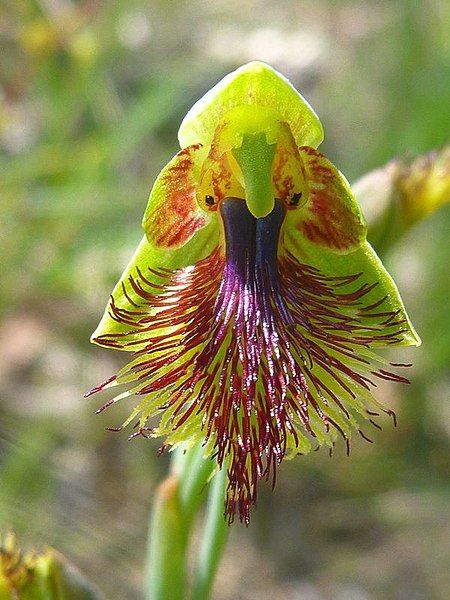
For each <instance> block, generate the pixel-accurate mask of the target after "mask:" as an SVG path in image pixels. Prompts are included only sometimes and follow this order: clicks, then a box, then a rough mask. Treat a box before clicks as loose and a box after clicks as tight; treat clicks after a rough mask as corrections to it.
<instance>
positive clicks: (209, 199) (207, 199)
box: [205, 196, 214, 206]
mask: <svg viewBox="0 0 450 600" xmlns="http://www.w3.org/2000/svg"><path fill="white" fill-rule="evenodd" d="M205 202H206V204H207V206H214V198H213V197H212V196H205Z"/></svg>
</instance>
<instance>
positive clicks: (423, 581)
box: [0, 0, 450, 600]
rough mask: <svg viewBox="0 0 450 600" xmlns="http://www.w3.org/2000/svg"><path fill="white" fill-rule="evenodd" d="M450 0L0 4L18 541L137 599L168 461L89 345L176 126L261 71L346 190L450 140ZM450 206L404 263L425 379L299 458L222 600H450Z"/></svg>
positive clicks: (11, 469)
mask: <svg viewBox="0 0 450 600" xmlns="http://www.w3.org/2000/svg"><path fill="white" fill-rule="evenodd" d="M449 23H450V12H449V4H448V3H447V2H446V0H441V1H439V0H423V1H421V2H416V1H413V0H411V1H407V0H403V1H401V0H400V1H384V2H383V1H379V2H369V1H368V0H365V1H362V2H343V1H334V2H333V1H331V0H329V1H326V0H308V1H294V0H293V1H288V0H279V1H273V2H263V1H262V0H260V1H258V0H239V1H236V0H226V1H225V0H218V1H215V2H206V1H203V2H202V1H200V0H192V1H189V2H170V1H168V0H166V1H164V0H160V1H156V0H153V1H152V0H149V1H144V0H130V1H128V2H119V1H111V2H106V1H105V2H101V1H99V0H91V1H85V2H83V1H78V2H75V1H70V0H39V1H31V0H2V2H1V4H0V61H1V62H0V81H1V86H0V100H1V112H0V152H1V157H0V211H1V236H0V238H1V241H0V248H1V265H2V268H1V271H2V277H1V288H0V310H1V315H2V320H1V325H0V469H1V470H0V531H1V530H3V531H4V530H6V529H7V528H10V527H11V528H13V529H14V530H15V531H16V532H17V534H18V535H19V538H20V540H21V542H22V543H23V544H24V545H33V544H34V545H36V544H37V545H39V544H47V543H48V544H52V545H53V546H55V547H56V548H57V549H58V550H60V551H61V552H63V553H64V554H66V556H67V557H69V558H70V559H71V560H72V561H73V562H74V563H76V564H77V565H78V566H79V567H80V568H81V569H82V570H84V572H85V573H86V574H87V575H88V576H89V577H91V578H92V579H93V580H94V581H95V582H97V583H98V585H99V586H100V587H101V589H102V590H103V591H104V592H105V594H106V596H107V598H111V599H119V600H121V599H130V600H134V599H139V598H141V592H140V589H141V585H142V568H143V559H144V548H145V538H146V529H147V517H148V512H149V509H150V506H151V500H152V495H153V492H154V489H155V485H156V484H157V482H158V481H159V480H160V479H161V478H162V477H163V475H164V472H165V470H166V469H167V457H162V458H157V457H156V452H157V448H158V443H157V442H148V441H144V440H136V441H134V442H127V435H126V433H122V434H113V433H108V432H105V429H104V428H105V427H106V426H114V425H118V424H119V423H120V422H121V419H122V418H123V417H124V415H125V414H127V413H128V410H129V406H123V407H119V406H117V407H116V408H114V409H112V410H110V411H106V413H104V414H102V415H100V416H94V411H95V409H96V408H97V406H98V403H99V400H98V399H97V398H94V399H89V400H84V399H83V397H82V396H83V393H84V392H85V391H86V390H87V389H89V388H90V387H91V386H92V385H94V384H96V383H98V382H99V381H101V380H103V379H105V378H106V377H107V376H109V375H110V374H112V373H113V372H114V371H115V370H116V369H117V367H118V366H119V365H121V364H123V362H124V357H123V356H122V355H121V354H120V353H115V352H113V351H106V350H102V349H100V348H96V347H91V346H90V345H89V342H88V339H89V335H90V333H91V331H92V330H93V329H94V328H95V326H96V324H97V322H98V320H99V318H100V316H101V314H102V311H103V308H104V305H105V303H106V301H107V298H108V295H109V293H110V291H111V289H112V286H113V285H114V283H115V282H116V280H117V278H118V277H119V275H120V273H121V271H122V269H123V267H124V266H125V264H126V262H127V260H128V258H129V257H130V255H131V253H132V251H133V250H134V248H135V246H136V244H137V242H138V240H139V239H140V237H141V229H140V219H141V216H142V213H143V210H144V208H145V205H146V200H147V196H148V192H149V190H150V187H151V185H152V181H153V180H154V177H155V175H156V174H157V173H158V171H159V170H160V168H161V167H162V166H163V165H164V164H165V163H166V162H167V161H168V159H169V158H170V157H171V156H172V155H173V154H174V153H175V152H176V151H177V142H176V132H177V128H178V125H179V123H180V121H181V119H182V117H183V115H184V114H185V112H186V111H187V109H188V108H189V107H190V106H191V104H192V103H193V102H194V101H195V100H196V99H197V98H199V97H200V96H201V95H202V94H203V93H204V92H205V91H206V90H207V89H208V88H210V87H211V86H212V85H213V84H214V83H215V82H216V81H217V80H218V79H219V78H220V77H221V76H222V75H224V74H225V73H227V72H229V71H230V70H232V69H234V68H236V67H237V66H239V65H240V64H242V63H244V62H247V61H249V60H252V59H256V58H258V59H261V60H265V61H266V62H269V63H270V64H272V65H273V66H274V67H276V68H278V69H279V70H281V71H282V72H283V73H284V74H286V75H287V76H288V77H289V78H290V79H291V80H292V82H293V83H294V85H295V86H296V87H297V88H298V89H300V90H301V91H302V93H303V94H304V95H305V96H306V97H307V99H308V100H309V101H310V102H311V104H312V105H313V106H314V108H315V109H316V111H317V112H318V114H319V116H320V117H321V119H322V122H323V124H324V128H325V133H326V140H325V142H324V144H323V146H322V151H323V152H324V153H326V154H327V155H328V156H329V157H330V158H331V159H332V160H333V162H335V163H336V164H337V165H338V166H339V168H340V169H341V170H342V171H343V172H344V173H345V174H346V175H347V177H348V178H349V179H350V180H355V179H356V178H357V177H359V176H360V175H362V174H364V173H366V172H367V171H369V170H370V169H373V168H375V167H377V166H380V165H382V164H384V163H385V162H386V161H388V160H390V159H391V158H393V157H402V156H411V157H413V156H416V155H418V154H421V153H424V152H426V151H429V150H431V149H433V148H441V147H442V146H443V145H444V144H445V143H446V141H447V140H448V132H449V130H450V127H449V120H450V119H449V110H448V107H449V105H450V73H449V63H450V38H449V36H448V26H449ZM449 224H450V213H449V210H448V206H447V207H445V208H443V209H441V210H440V211H439V212H437V213H435V214H434V215H433V216H432V217H430V218H429V219H428V220H427V221H425V222H422V223H421V224H419V225H417V226H416V227H414V229H413V230H411V231H410V233H409V234H408V235H407V236H406V237H404V238H403V239H402V240H400V242H399V244H398V245H397V246H396V247H395V248H394V250H393V251H392V252H391V253H390V254H389V255H388V256H387V257H385V258H386V261H387V265H388V267H389V268H390V269H391V271H392V273H393V274H394V276H395V278H396V280H397V282H398V285H399V287H400V289H401V292H402V294H403V297H404V300H405V303H406V305H407V308H408V309H409V312H410V314H411V316H412V319H413V321H414V323H415V325H416V328H417V329H418V331H419V333H420V335H421V336H422V338H423V346H422V347H421V348H420V349H418V350H415V349H413V350H409V349H406V350H399V351H398V352H396V354H395V357H396V359H397V360H399V361H400V360H401V361H404V362H409V361H410V360H411V361H413V362H414V365H415V366H414V369H413V370H412V371H411V372H410V374H411V380H412V383H411V385H410V386H409V387H406V386H405V387H403V388H400V386H395V385H389V384H387V385H383V386H380V391H379V397H380V398H382V399H383V401H384V402H385V403H386V404H387V405H389V406H390V407H391V408H394V409H395V410H396V412H397V416H398V420H399V425H398V427H397V429H394V428H393V427H392V423H391V422H389V421H388V420H386V421H385V426H384V427H383V431H382V432H376V433H375V434H374V440H375V443H374V444H368V443H365V442H363V441H362V440H357V439H355V443H354V444H353V451H352V454H351V456H350V457H348V458H347V457H346V456H345V452H344V449H343V448H342V447H339V448H338V449H337V451H336V453H335V456H334V457H333V458H332V459H330V458H329V457H328V455H327V453H326V452H322V453H313V454H312V455H311V456H308V457H303V458H299V459H297V460H295V461H293V462H290V463H285V464H284V465H283V468H282V469H280V473H279V481H278V485H277V488H276V491H275V492H274V493H273V494H272V493H271V492H270V490H269V489H268V486H261V488H264V489H262V493H261V498H260V501H259V505H258V509H257V510H256V511H255V513H254V516H253V522H252V524H251V527H250V528H248V529H246V528H245V527H243V526H240V525H239V524H235V525H234V526H233V528H232V532H231V538H230V543H229V545H228V548H227V551H226V554H225V557H224V560H223V564H222V566H221V569H220V573H219V577H218V580H217V584H216V588H215V594H214V598H217V599H218V600H241V599H242V600H250V599H254V598H258V599H261V600H264V599H266V598H267V599H270V600H278V599H287V600H291V599H299V600H335V599H337V600H378V599H380V600H384V599H395V600H397V599H398V600H403V599H405V600H406V599H408V600H422V599H423V600H425V599H426V600H430V599H431V600H433V599H444V598H445V599H446V598H448V597H450V580H449V573H450V519H449V511H448V506H449V499H450V493H449V492H450V490H449V485H448V484H449V471H450V469H449V467H450V461H449V450H450V448H449V446H450V444H449V436H450V409H449V404H448V397H449V395H450V394H449V390H450V376H449V370H448V365H449V363H450V360H449V359H450V343H449V332H448V324H449V321H450V314H449V305H450V303H449V301H448V281H449V279H450V272H449V266H448V264H449V256H448V231H449Z"/></svg>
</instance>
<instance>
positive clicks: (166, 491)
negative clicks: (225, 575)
mask: <svg viewBox="0 0 450 600" xmlns="http://www.w3.org/2000/svg"><path fill="white" fill-rule="evenodd" d="M178 490H179V479H178V477H177V476H176V475H169V476H168V477H167V478H166V479H165V480H164V481H163V482H162V483H161V484H160V485H159V487H158V490H157V493H156V498H155V503H154V507H153V514H152V518H151V522H150V536H149V547H148V564H147V578H146V598H147V600H178V599H179V600H182V599H183V598H185V594H186V549H187V543H188V538H189V531H188V528H187V526H186V525H187V524H186V521H185V520H184V519H183V513H182V511H181V507H180V503H179V498H178Z"/></svg>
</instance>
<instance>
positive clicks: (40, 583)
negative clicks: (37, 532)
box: [0, 533, 103, 600]
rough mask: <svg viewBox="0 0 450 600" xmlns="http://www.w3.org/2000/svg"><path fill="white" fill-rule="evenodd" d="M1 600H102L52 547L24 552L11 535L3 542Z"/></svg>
mask: <svg viewBox="0 0 450 600" xmlns="http://www.w3.org/2000/svg"><path fill="white" fill-rule="evenodd" d="M0 598H1V599H2V600H17V599H20V600H102V598H103V597H102V596H101V595H100V593H99V592H97V591H96V590H95V589H94V588H93V587H92V586H91V584H89V583H87V582H86V580H85V579H84V578H83V576H82V575H81V573H79V572H78V571H77V569H75V568H74V567H73V566H72V565H71V564H70V563H68V562H67V560H66V559H65V558H64V557H63V556H62V555H61V554H59V553H58V552H55V550H53V549H52V548H46V549H45V550H44V551H41V552H38V553H36V552H24V551H23V550H22V549H21V548H20V547H19V546H18V545H17V543H16V539H15V537H14V535H13V534H12V533H8V534H7V535H6V536H5V537H4V539H2V540H1V541H0Z"/></svg>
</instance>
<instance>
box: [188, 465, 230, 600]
mask: <svg viewBox="0 0 450 600" xmlns="http://www.w3.org/2000/svg"><path fill="white" fill-rule="evenodd" d="M226 482H227V473H226V469H222V470H221V471H219V472H218V473H216V475H215V476H214V479H213V480H212V482H211V487H210V491H209V497H208V507H207V514H206V523H205V528H204V532H203V539H202V544H201V547H200V553H199V557H198V565H197V571H196V573H195V579H194V587H193V592H192V600H207V599H208V598H210V594H211V590H212V586H213V583H214V578H215V575H216V572H217V569H218V566H219V562H220V558H221V556H222V552H223V549H224V546H225V542H226V539H227V533H228V526H227V523H226V521H225V518H224V514H223V512H224V505H223V499H224V496H225V487H226Z"/></svg>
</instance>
